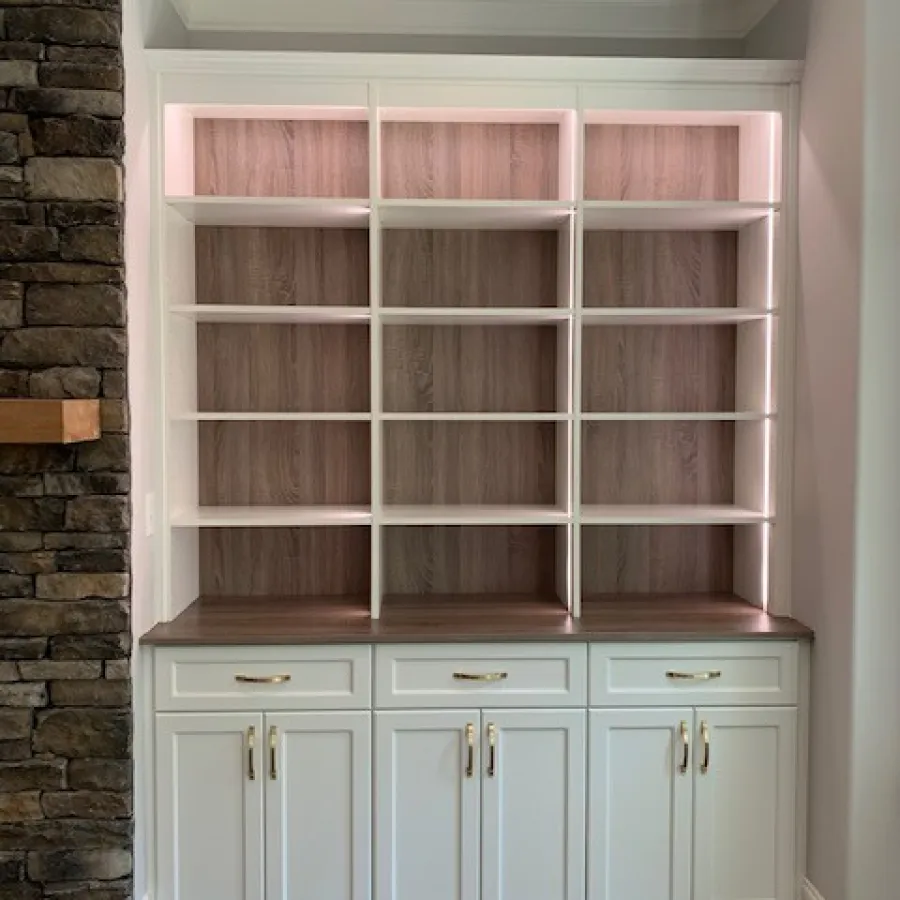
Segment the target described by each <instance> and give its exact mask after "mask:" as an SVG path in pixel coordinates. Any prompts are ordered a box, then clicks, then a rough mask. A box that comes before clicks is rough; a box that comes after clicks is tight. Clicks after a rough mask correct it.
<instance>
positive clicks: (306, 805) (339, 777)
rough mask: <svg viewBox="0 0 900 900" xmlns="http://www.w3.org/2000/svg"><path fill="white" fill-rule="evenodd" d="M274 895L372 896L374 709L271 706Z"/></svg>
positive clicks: (269, 808)
mask: <svg viewBox="0 0 900 900" xmlns="http://www.w3.org/2000/svg"><path fill="white" fill-rule="evenodd" d="M265 728H266V760H267V763H266V782H265V783H266V900H321V898H323V897H327V898H329V900H367V898H368V897H369V873H370V870H371V866H370V856H371V825H370V822H371V796H372V782H371V734H370V732H371V728H370V716H369V714H368V713H361V712H348V713H339V712H333V713H318V712H303V713H270V714H268V715H266V718H265Z"/></svg>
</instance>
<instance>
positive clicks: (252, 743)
mask: <svg viewBox="0 0 900 900" xmlns="http://www.w3.org/2000/svg"><path fill="white" fill-rule="evenodd" d="M255 748H256V729H255V728H254V727H253V726H252V725H251V726H250V727H249V728H248V729H247V777H248V778H249V779H250V780H251V781H256V761H255V760H254V758H253V751H254V749H255Z"/></svg>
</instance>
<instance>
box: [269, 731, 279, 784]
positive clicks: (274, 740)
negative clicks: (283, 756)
mask: <svg viewBox="0 0 900 900" xmlns="http://www.w3.org/2000/svg"><path fill="white" fill-rule="evenodd" d="M269 778H271V779H272V781H278V729H277V728H276V727H275V726H274V725H273V726H272V727H271V728H270V729H269Z"/></svg>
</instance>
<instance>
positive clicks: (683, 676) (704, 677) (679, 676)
mask: <svg viewBox="0 0 900 900" xmlns="http://www.w3.org/2000/svg"><path fill="white" fill-rule="evenodd" d="M721 677H722V673H721V672H720V671H719V670H718V669H710V670H709V671H708V672H672V671H670V672H666V678H669V679H671V680H672V681H714V680H715V679H716V678H721Z"/></svg>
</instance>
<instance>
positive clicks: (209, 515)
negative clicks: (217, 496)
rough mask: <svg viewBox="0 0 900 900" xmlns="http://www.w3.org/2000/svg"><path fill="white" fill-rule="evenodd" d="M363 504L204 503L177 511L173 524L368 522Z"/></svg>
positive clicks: (240, 525)
mask: <svg viewBox="0 0 900 900" xmlns="http://www.w3.org/2000/svg"><path fill="white" fill-rule="evenodd" d="M371 521H372V512H371V510H370V509H369V508H368V507H364V506H201V507H197V508H194V509H190V510H182V511H179V512H176V513H175V514H174V515H173V516H172V527H173V528H295V527H297V528H299V527H304V526H314V525H368V524H370V523H371Z"/></svg>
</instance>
